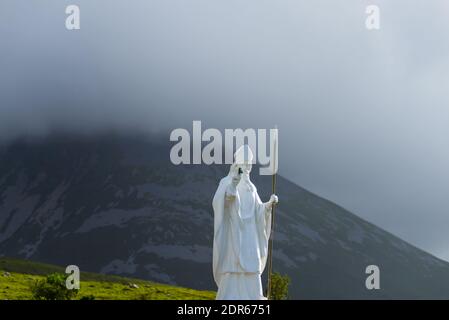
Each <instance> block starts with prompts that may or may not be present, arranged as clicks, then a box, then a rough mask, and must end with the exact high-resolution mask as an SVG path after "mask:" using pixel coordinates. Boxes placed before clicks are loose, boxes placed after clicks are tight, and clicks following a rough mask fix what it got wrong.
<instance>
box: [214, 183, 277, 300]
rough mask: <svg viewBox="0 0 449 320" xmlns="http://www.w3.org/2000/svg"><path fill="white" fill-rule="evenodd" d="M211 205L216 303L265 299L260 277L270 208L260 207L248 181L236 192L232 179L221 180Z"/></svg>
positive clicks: (269, 226) (254, 190) (263, 262)
mask: <svg viewBox="0 0 449 320" xmlns="http://www.w3.org/2000/svg"><path fill="white" fill-rule="evenodd" d="M232 196H234V197H232ZM212 205H213V209H214V244H213V274H214V279H215V282H216V284H217V286H218V292H217V299H219V300H262V299H266V298H265V297H264V296H263V291H262V282H261V274H262V272H263V270H264V269H265V264H266V261H267V254H268V239H269V237H270V231H271V206H269V205H268V204H266V203H262V201H261V200H260V197H259V195H258V193H257V189H256V187H255V186H254V184H252V183H251V181H249V178H247V179H241V180H240V183H239V185H238V186H237V188H235V187H233V185H232V177H231V175H228V176H227V177H225V178H223V179H221V181H220V184H219V186H218V188H217V191H216V192H215V195H214V199H213V202H212Z"/></svg>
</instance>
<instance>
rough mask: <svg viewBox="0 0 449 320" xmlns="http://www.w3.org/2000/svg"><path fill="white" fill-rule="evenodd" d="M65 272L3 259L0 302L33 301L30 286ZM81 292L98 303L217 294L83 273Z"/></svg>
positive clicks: (77, 297) (35, 264)
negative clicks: (56, 273)
mask: <svg viewBox="0 0 449 320" xmlns="http://www.w3.org/2000/svg"><path fill="white" fill-rule="evenodd" d="M55 272H59V273H64V268H62V267H59V266H54V265H49V264H44V263H38V262H32V261H28V260H19V259H12V258H0V300H5V299H8V300H24V299H26V300H29V299H32V293H31V289H30V287H31V286H32V285H33V284H34V283H35V282H36V281H37V280H40V279H44V278H45V275H47V274H50V273H55ZM80 283H81V284H80V290H79V292H78V294H77V296H76V298H75V299H81V298H82V297H86V296H94V297H95V299H96V300H180V299H181V300H184V299H186V300H210V299H215V292H213V291H200V290H193V289H188V288H182V287H176V286H171V285H165V284H160V283H155V282H151V281H145V280H140V279H132V278H124V277H118V276H109V275H104V274H97V273H88V272H81V276H80Z"/></svg>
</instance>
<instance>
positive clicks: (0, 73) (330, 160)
mask: <svg viewBox="0 0 449 320" xmlns="http://www.w3.org/2000/svg"><path fill="white" fill-rule="evenodd" d="M69 4H77V5H79V7H80V9H81V30H79V31H68V30H66V29H65V19H66V15H65V7H66V6H67V5H69ZM368 4H375V5H378V6H379V7H380V10H381V12H380V13H381V21H380V23H381V24H380V26H381V29H380V30H378V31H368V30H367V29H366V28H365V18H366V14H365V9H366V6H367V5H368ZM448 94H449V2H448V1H445V0H429V1H422V0H421V1H412V0H396V1H386V0H372V1H360V0H326V1H323V0H313V1H311V0H309V1H301V0H271V1H264V0H245V1H242V0H226V1H225V0H221V1H219V0H217V1H210V0H179V1H178V0H157V1H156V0H154V1H137V0H133V1H124V0H122V1H113V0H107V1H106V0H97V1H91V0H89V1H87V0H72V1H60V0H51V1H50V0H39V1H37V0H26V1H25V0H2V1H1V2H0V139H2V140H3V141H8V140H10V139H12V138H14V137H17V136H21V135H45V134H47V133H48V132H50V131H53V130H60V129H64V130H69V131H74V132H95V131H101V130H105V129H110V128H115V129H120V130H125V131H129V130H135V129H139V130H145V131H148V132H153V131H155V132H157V131H167V130H172V129H174V128H177V127H185V128H190V127H191V125H192V120H202V121H203V125H204V126H205V127H217V128H236V127H244V128H247V127H249V128H270V127H272V126H273V125H274V124H275V123H276V124H277V125H278V127H279V130H280V160H279V161H280V173H281V174H282V175H284V176H286V177H287V178H289V179H290V180H292V181H294V182H296V183H298V184H299V185H301V186H303V187H305V188H307V189H309V190H311V191H313V192H315V193H317V194H318V195H320V196H323V197H325V198H328V199H330V200H332V201H334V202H336V203H338V204H340V205H342V206H343V207H345V208H347V209H349V210H351V211H353V212H354V213H356V214H357V215H359V216H361V217H363V218H365V219H367V220H368V221H370V222H373V223H375V224H377V225H378V226H380V227H382V228H384V229H386V230H388V231H390V232H392V233H394V234H395V235H397V236H399V237H401V238H403V239H405V240H407V241H409V242H411V243H412V244H414V245H416V246H418V247H420V248H423V249H425V250H427V251H429V252H431V253H433V254H435V255H436V256H438V257H441V258H444V259H447V260H449V232H448V229H449V212H448V208H449V97H448ZM167 141H168V136H167ZM281 200H282V199H281Z"/></svg>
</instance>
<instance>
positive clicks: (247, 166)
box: [241, 162, 253, 174]
mask: <svg viewBox="0 0 449 320" xmlns="http://www.w3.org/2000/svg"><path fill="white" fill-rule="evenodd" d="M252 167H253V165H252V163H251V162H249V163H244V164H242V165H241V168H242V170H243V173H246V174H249V173H250V172H251V169H252Z"/></svg>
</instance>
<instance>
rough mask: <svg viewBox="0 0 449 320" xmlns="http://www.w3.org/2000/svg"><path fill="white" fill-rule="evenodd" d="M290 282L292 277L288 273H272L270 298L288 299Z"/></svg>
mask: <svg viewBox="0 0 449 320" xmlns="http://www.w3.org/2000/svg"><path fill="white" fill-rule="evenodd" d="M289 284H290V278H289V277H288V276H287V275H281V274H279V273H276V272H275V273H272V274H271V294H270V296H271V297H270V300H286V299H287V298H288V286H289Z"/></svg>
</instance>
